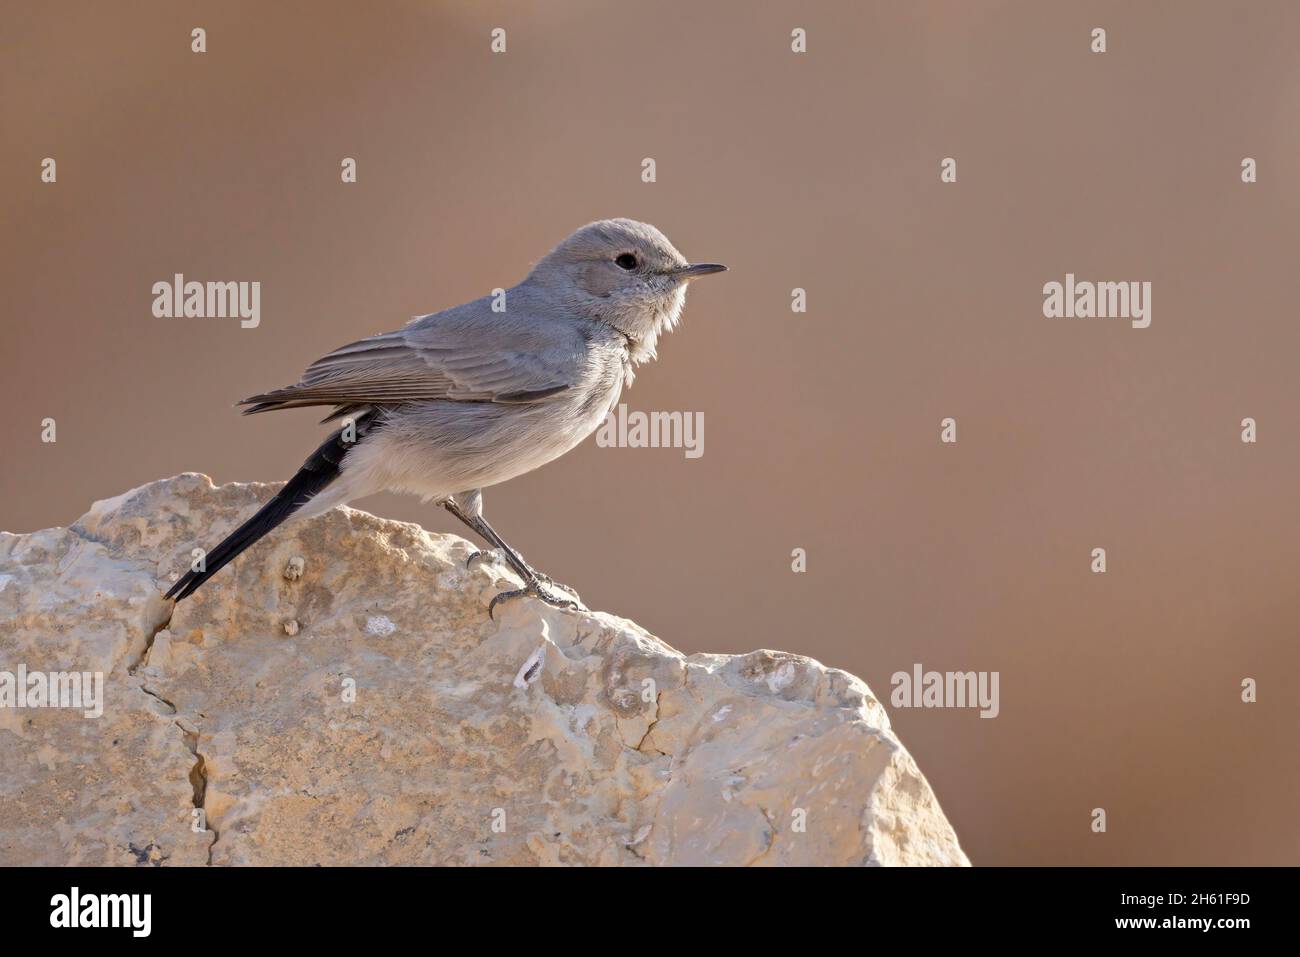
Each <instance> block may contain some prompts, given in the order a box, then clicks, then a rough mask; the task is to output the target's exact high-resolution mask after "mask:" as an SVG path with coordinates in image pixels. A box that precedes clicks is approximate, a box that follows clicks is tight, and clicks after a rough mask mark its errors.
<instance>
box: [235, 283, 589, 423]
mask: <svg viewBox="0 0 1300 957" xmlns="http://www.w3.org/2000/svg"><path fill="white" fill-rule="evenodd" d="M479 307H481V308H479ZM485 311H486V304H485V303H483V301H481V300H480V301H479V302H476V303H470V304H468V305H467V306H462V307H459V308H457V309H454V310H449V311H448V312H445V313H437V314H434V315H431V316H425V317H422V318H420V319H416V320H415V321H414V322H412V323H411V324H410V325H408V326H407V327H406V328H404V329H400V330H398V331H396V332H386V333H382V334H381V335H377V336H371V337H369V338H368V339H361V340H359V341H357V342H352V343H349V344H348V345H345V346H342V347H340V348H338V349H335V350H334V351H333V352H331V353H329V354H328V355H325V356H323V357H321V358H320V359H317V360H316V361H315V362H313V363H312V364H311V365H310V366H308V367H307V370H306V372H304V373H303V375H302V380H301V381H300V382H298V383H297V384H295V385H291V386H287V387H285V388H283V389H276V390H274V391H272V392H266V393H263V394H261V395H255V396H250V397H249V398H247V399H244V400H242V401H241V402H240V405H246V406H249V408H247V409H245V410H244V414H245V415H251V414H253V413H256V412H267V411H271V410H273V409H293V408H299V407H302V406H312V405H332V406H336V409H335V411H334V413H333V414H331V415H330V416H329V418H328V419H326V421H329V419H333V418H336V417H338V416H341V415H346V414H348V411H349V410H354V409H356V408H361V407H365V406H376V405H378V406H384V405H400V404H402V403H405V402H420V401H428V400H433V399H447V400H452V401H458V402H503V403H520V402H540V401H544V400H546V399H548V398H550V397H552V396H555V395H558V394H560V393H562V392H564V391H566V390H567V389H569V388H571V387H572V386H573V385H574V383H575V379H576V376H577V374H578V372H579V370H580V368H581V365H582V363H581V361H579V359H580V353H581V352H582V348H583V346H584V345H585V340H584V339H583V337H582V336H581V334H580V333H579V331H578V329H577V328H576V327H575V326H573V325H571V324H568V323H564V322H554V321H548V322H544V323H537V322H526V321H523V320H513V321H512V320H508V319H506V318H505V317H504V316H503V315H500V314H493V313H490V312H488V313H487V315H486V316H485V314H484V313H485Z"/></svg>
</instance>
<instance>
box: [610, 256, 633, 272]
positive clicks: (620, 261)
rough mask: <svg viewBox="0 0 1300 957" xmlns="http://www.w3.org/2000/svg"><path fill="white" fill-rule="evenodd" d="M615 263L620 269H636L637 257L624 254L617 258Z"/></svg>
mask: <svg viewBox="0 0 1300 957" xmlns="http://www.w3.org/2000/svg"><path fill="white" fill-rule="evenodd" d="M614 262H615V264H616V265H617V266H618V267H619V268H620V269H635V268H636V257H635V256H633V255H632V254H631V253H623V254H622V255H621V256H619V257H618V258H616V259H615V260H614Z"/></svg>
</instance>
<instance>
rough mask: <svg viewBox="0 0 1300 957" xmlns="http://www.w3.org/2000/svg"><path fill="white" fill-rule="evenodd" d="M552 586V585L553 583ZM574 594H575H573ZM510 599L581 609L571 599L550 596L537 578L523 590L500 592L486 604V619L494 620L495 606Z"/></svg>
mask: <svg viewBox="0 0 1300 957" xmlns="http://www.w3.org/2000/svg"><path fill="white" fill-rule="evenodd" d="M547 581H550V579H547ZM552 585H554V583H553V582H552ZM574 594H577V593H576V592H575V593H574ZM511 598H536V599H538V600H539V601H544V602H546V604H548V605H550V606H552V607H554V608H575V609H576V608H580V607H581V606H580V605H579V604H578V603H577V602H576V601H574V600H573V599H572V598H561V597H560V596H559V595H553V594H551V593H550V592H549V591H547V590H546V589H545V588H543V587H542V583H541V581H539V580H538V579H537V578H534V579H533V580H532V581H530V582H528V583H527V584H526V585H524V587H523V588H515V589H512V590H511V591H503V592H501V594H499V595H497V596H495V597H494V598H493V599H492V601H491V602H489V603H488V617H489V618H493V620H495V617H494V615H493V612H494V611H495V609H496V607H497V604H498V603H500V602H503V601H507V600H509V599H511Z"/></svg>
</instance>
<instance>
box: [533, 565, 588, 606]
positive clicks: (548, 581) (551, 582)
mask: <svg viewBox="0 0 1300 957" xmlns="http://www.w3.org/2000/svg"><path fill="white" fill-rule="evenodd" d="M528 570H529V571H530V572H532V573H533V577H534V578H536V579H537V580H538V581H539V582H541V583H542V584H543V585H546V586H548V587H550V588H558V589H559V590H560V591H567V592H568V593H569V594H570V595H572V596H573V597H574V598H576V599H578V601H582V596H581V595H579V594H578V589H576V588H570V587H569V586H568V585H566V584H564V583H563V582H557V581H556V580H555V579H554V578H552V577H551V576H550V575H548V574H546V573H545V572H539V571H538V570H537V569H536V568H534V567H533V566H532V565H529V566H528Z"/></svg>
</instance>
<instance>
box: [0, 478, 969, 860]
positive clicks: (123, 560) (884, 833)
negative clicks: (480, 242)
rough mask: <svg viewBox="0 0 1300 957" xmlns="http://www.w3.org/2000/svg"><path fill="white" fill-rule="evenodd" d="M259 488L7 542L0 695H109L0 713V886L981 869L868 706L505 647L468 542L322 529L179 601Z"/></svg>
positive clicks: (753, 682) (387, 526) (135, 504)
mask: <svg viewBox="0 0 1300 957" xmlns="http://www.w3.org/2000/svg"><path fill="white" fill-rule="evenodd" d="M273 491H274V487H273V486H268V485H225V486H222V487H220V488H217V487H214V486H213V485H212V483H211V481H210V480H209V479H208V478H207V477H206V476H203V475H196V474H185V475H181V476H177V477H176V478H172V479H168V480H165V481H160V482H154V483H152V484H150V485H146V486H144V487H142V488H139V489H136V490H134V491H131V492H128V493H126V494H125V495H121V496H118V497H117V498H114V499H111V500H109V501H104V502H96V503H95V505H94V506H93V507H92V508H91V510H90V511H89V512H88V513H87V514H86V515H85V516H83V517H82V518H81V519H80V520H79V521H78V522H76V523H75V524H74V525H72V526H71V527H69V528H52V529H45V530H44V531H40V532H35V533H33V534H31V535H12V534H8V533H0V622H3V624H2V625H0V678H3V674H2V673H3V672H6V671H7V672H10V673H12V674H14V675H16V674H17V671H18V669H19V667H20V666H22V667H24V668H25V669H26V670H27V672H28V673H29V677H28V679H27V680H28V682H29V683H30V682H31V681H32V678H31V677H30V674H32V673H38V672H39V673H49V672H72V671H74V670H75V671H77V672H90V673H94V672H102V674H103V699H102V702H101V704H102V709H103V711H102V715H101V716H99V717H97V718H96V717H86V716H85V711H86V710H87V709H84V708H83V709H81V710H77V709H73V708H38V707H26V708H20V707H0V865H16V864H24V865H30V864H41V865H62V864H89V865H104V864H109V865H114V864H121V865H136V864H140V865H147V864H155V865H156V864H203V863H212V864H262V865H275V864H297V865H310V864H600V865H609V864H814V865H818V864H820V865H839V864H967V863H968V861H967V860H966V857H965V855H964V854H963V853H962V851H961V848H960V847H959V846H958V843H957V838H956V835H955V834H954V833H953V830H952V828H951V826H950V825H949V824H948V822H947V820H946V819H945V818H944V815H943V812H942V811H941V810H940V808H939V805H938V803H937V801H936V800H935V797H934V795H933V794H932V793H931V791H930V787H929V785H928V784H927V783H926V780H925V778H924V777H923V776H922V774H921V772H920V771H919V770H918V768H917V766H916V764H915V762H914V761H913V760H912V758H911V756H910V755H909V754H908V753H907V751H906V750H905V749H904V748H903V746H902V744H901V743H900V742H899V741H898V739H897V738H896V737H895V736H894V734H893V732H892V731H891V730H890V727H889V720H888V718H887V717H886V715H885V712H884V709H883V708H882V707H881V705H880V704H879V702H877V700H876V699H875V697H874V696H873V695H872V693H871V691H870V690H869V689H868V688H867V686H866V685H865V684H863V683H862V682H861V681H860V680H859V679H857V678H855V677H853V676H852V675H849V674H847V673H845V672H843V671H837V670H835V669H831V668H826V667H824V666H823V665H821V664H819V663H818V662H816V661H813V660H812V659H809V658H804V657H801V656H799V655H794V654H787V653H785V652H777V651H755V652H753V653H751V654H747V655H739V656H727V655H710V654H696V655H690V656H685V655H683V654H681V653H680V652H678V651H676V650H675V649H673V648H671V647H669V646H668V645H666V644H665V643H663V642H662V641H660V640H659V639H657V638H655V637H653V636H652V635H649V634H647V633H646V632H645V631H643V630H642V629H640V628H638V627H637V626H636V625H635V624H633V623H632V622H630V621H626V620H624V619H622V618H617V617H615V616H613V615H608V614H603V613H598V612H585V611H583V612H572V611H566V610H561V609H555V608H551V607H549V606H546V605H544V604H542V603H540V602H536V601H532V600H524V601H511V602H507V603H505V604H504V605H502V606H499V608H498V614H497V617H498V621H496V622H493V621H490V620H489V619H488V617H487V614H486V608H487V603H488V601H489V600H490V599H491V597H492V596H493V595H494V594H496V593H497V592H499V591H501V590H503V589H506V588H512V587H518V585H519V584H520V583H519V582H518V580H517V579H516V578H515V577H514V576H513V573H511V572H510V571H509V570H508V568H506V567H505V566H504V565H503V564H502V563H487V562H479V563H475V566H474V567H473V568H471V569H467V568H466V567H465V566H466V559H467V558H468V557H469V555H470V554H471V553H472V551H473V548H472V546H471V545H470V544H469V543H468V542H466V541H464V540H463V539H460V538H457V537H455V536H451V535H434V534H430V533H429V532H426V531H424V530H423V529H421V528H420V527H418V526H416V525H408V524H403V523H399V522H391V521H386V520H384V519H381V518H376V517H375V516H372V515H368V514H366V513H364V512H360V511H355V510H352V509H335V510H334V511H332V512H330V513H328V514H327V515H324V516H321V517H319V518H315V519H310V520H304V521H301V522H296V523H290V524H289V525H287V526H285V527H284V528H281V529H279V530H277V531H276V532H275V533H273V534H272V535H270V536H268V538H267V539H265V540H264V541H262V542H260V543H258V544H257V545H256V546H254V547H253V548H252V549H251V550H250V551H248V552H246V553H245V554H244V555H243V556H242V557H240V558H239V559H237V560H236V561H235V562H234V563H233V564H232V565H231V566H229V567H227V568H225V569H223V570H222V571H221V573H220V574H218V575H217V576H216V577H215V578H214V579H213V580H212V581H211V582H209V583H208V584H207V585H205V586H204V587H203V588H202V589H200V590H199V591H198V593H197V594H196V595H195V596H194V597H192V598H190V599H188V600H186V601H185V602H182V603H181V604H180V605H178V606H174V608H173V605H172V603H171V602H168V601H164V600H163V598H162V592H163V591H164V590H165V589H166V588H167V587H168V585H169V584H170V583H171V582H172V581H174V580H175V579H176V577H177V576H178V575H179V574H180V573H181V572H182V571H183V570H185V569H186V568H188V566H189V563H190V562H191V561H192V550H193V549H195V548H198V547H211V546H212V545H213V544H214V543H215V542H216V541H217V540H219V539H220V538H221V537H222V536H223V535H225V534H226V533H227V532H229V531H230V530H232V529H233V528H234V527H235V526H236V525H238V524H239V522H240V521H241V520H243V519H244V518H246V517H247V516H248V515H249V514H250V513H251V512H252V511H254V510H255V509H256V508H257V506H258V505H260V504H261V503H262V502H263V501H264V500H265V499H266V498H267V497H268V496H269V495H270V494H271V493H272V492H273ZM304 559H305V560H304ZM290 569H292V570H294V573H293V574H290V573H288V571H287V570H290ZM288 622H293V623H296V625H297V633H296V635H295V634H294V632H293V630H291V629H290V628H288V627H287V626H286V623H288ZM286 635H288V636H291V637H286ZM86 687H87V688H90V687H92V685H91V684H89V683H88V684H87V686H86ZM10 690H11V691H12V690H13V686H12V684H11V685H10ZM2 692H3V686H0V693H2ZM11 703H12V702H11ZM31 703H32V702H30V701H29V702H28V704H29V705H30V704H31ZM80 703H81V704H85V702H84V701H82V702H80Z"/></svg>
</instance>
